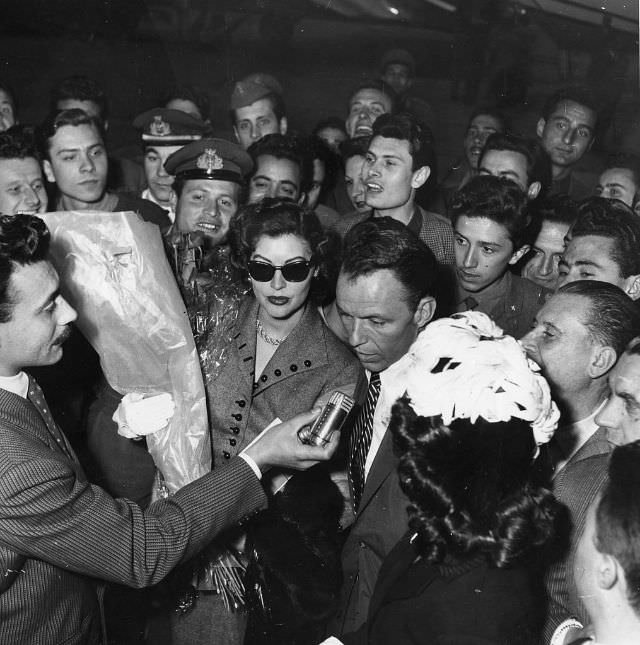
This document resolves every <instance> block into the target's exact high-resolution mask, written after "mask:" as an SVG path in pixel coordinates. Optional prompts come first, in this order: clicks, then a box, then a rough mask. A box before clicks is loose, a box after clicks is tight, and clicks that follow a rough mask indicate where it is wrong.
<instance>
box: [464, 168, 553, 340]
mask: <svg viewBox="0 0 640 645" xmlns="http://www.w3.org/2000/svg"><path fill="white" fill-rule="evenodd" d="M527 206H528V200H527V197H526V196H525V194H524V193H523V192H522V190H521V189H520V188H519V187H518V186H517V185H516V184H514V183H513V182H512V181H509V180H506V179H499V178H498V177H492V176H482V177H474V178H473V179H472V180H471V181H469V183H467V184H465V186H463V187H462V188H461V189H460V190H459V191H458V192H457V193H456V194H455V195H454V198H453V202H452V206H451V214H452V221H453V228H454V241H455V265H456V282H457V293H456V296H455V306H454V308H455V310H456V311H467V310H469V309H473V310H476V311H482V312H483V313H485V314H487V315H488V316H490V317H491V318H492V319H493V320H494V321H495V323H496V324H497V325H499V326H500V327H502V329H504V331H505V332H506V333H507V334H510V335H512V336H514V337H515V338H521V337H522V336H524V334H526V333H527V331H529V329H530V328H531V324H532V322H533V319H534V317H535V315H536V313H537V311H538V309H539V308H540V307H541V306H542V304H543V303H544V301H545V298H546V295H547V293H548V292H547V290H546V289H544V288H542V287H540V286H538V285H537V284H534V283H533V282H530V281H529V280H527V279H525V278H521V277H520V276H517V275H514V274H513V273H512V272H511V271H510V270H509V268H510V267H511V266H513V265H515V264H517V262H518V261H519V260H520V259H521V258H522V257H523V256H524V255H525V253H526V252H527V251H528V250H529V247H530V240H529V237H530V235H531V232H530V229H531V215H530V213H529V211H528V208H527Z"/></svg>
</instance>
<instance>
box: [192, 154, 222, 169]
mask: <svg viewBox="0 0 640 645" xmlns="http://www.w3.org/2000/svg"><path fill="white" fill-rule="evenodd" d="M196 165H197V166H198V168H200V169H201V170H206V171H207V172H208V173H211V172H213V171H214V170H221V169H222V168H223V167H224V161H223V160H222V157H221V156H220V155H219V154H218V153H217V152H216V151H215V149H214V148H207V149H206V150H205V151H204V152H203V153H202V154H201V155H200V156H199V157H198V161H197V162H196Z"/></svg>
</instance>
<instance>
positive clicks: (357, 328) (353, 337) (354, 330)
mask: <svg viewBox="0 0 640 645" xmlns="http://www.w3.org/2000/svg"><path fill="white" fill-rule="evenodd" d="M364 341H365V338H364V328H363V326H362V321H360V320H357V319H355V320H354V321H353V322H352V324H351V329H349V345H351V347H358V346H359V345H362V343H363V342H364Z"/></svg>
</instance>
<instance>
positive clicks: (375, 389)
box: [349, 372, 380, 511]
mask: <svg viewBox="0 0 640 645" xmlns="http://www.w3.org/2000/svg"><path fill="white" fill-rule="evenodd" d="M379 395H380V374H379V373H378V372H372V373H371V378H370V379H369V389H368V391H367V400H366V401H365V404H364V406H363V407H362V410H360V414H359V415H358V418H357V419H356V422H355V424H354V426H353V432H352V433H351V442H350V443H351V445H350V448H349V477H350V479H351V490H352V491H353V507H354V509H355V510H356V511H357V510H358V506H359V505H360V499H361V498H362V491H363V489H364V480H365V474H364V466H365V463H366V461H367V453H368V452H369V448H370V446H371V437H372V436H373V415H374V412H375V411H376V404H377V403H378V396H379Z"/></svg>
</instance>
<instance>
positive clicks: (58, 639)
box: [0, 215, 335, 645]
mask: <svg viewBox="0 0 640 645" xmlns="http://www.w3.org/2000/svg"><path fill="white" fill-rule="evenodd" d="M48 243H49V233H48V231H47V229H46V227H45V225H44V223H43V222H42V220H40V219H39V218H37V217H35V216H32V215H17V216H15V215H2V216H0V643H3V644H5V643H6V644H7V645H8V644H9V643H11V645H61V644H62V643H64V644H65V645H80V644H82V645H85V644H91V645H97V644H99V643H103V642H105V637H104V634H103V633H102V628H101V619H100V609H101V606H100V597H101V594H100V593H99V587H100V583H99V581H100V580H106V581H111V582H118V583H120V584H128V585H131V586H134V587H142V586H146V585H151V584H154V583H156V582H158V581H159V580H161V579H162V578H163V577H164V576H165V575H166V574H167V573H169V571H170V570H171V569H172V568H173V567H174V566H175V565H177V564H178V563H179V562H181V561H183V560H186V559H188V558H190V557H192V556H193V555H194V554H195V553H196V552H197V551H198V550H199V549H200V548H202V547H204V546H205V545H206V544H207V543H208V542H210V541H211V540H212V539H213V537H214V536H215V535H216V534H217V533H218V532H219V531H220V530H222V529H224V528H227V527H229V526H230V525H233V524H236V523H239V522H242V521H244V520H246V518H248V517H249V516H250V515H252V514H253V513H255V512H257V511H258V510H260V509H261V508H262V507H264V506H265V505H266V498H265V494H264V492H263V489H262V486H261V484H260V476H261V473H262V472H264V471H265V470H266V469H267V468H269V467H270V466H276V465H277V466H284V467H293V468H299V469H303V468H307V467H309V466H311V465H313V463H315V462H316V461H319V460H324V459H327V458H328V457H329V456H330V454H331V453H332V452H333V450H334V449H335V441H334V442H332V444H331V445H330V446H329V449H328V450H325V449H322V448H313V447H309V446H304V445H303V444H302V443H301V442H300V441H299V440H298V438H297V434H296V433H297V430H298V429H299V428H300V427H301V426H303V425H306V424H308V423H309V422H310V421H311V420H313V418H314V417H315V413H306V414H301V415H298V416H296V417H294V418H293V419H291V420H289V421H288V422H286V423H283V424H280V425H279V426H276V427H274V428H273V429H272V430H271V431H270V432H269V433H268V434H266V435H265V436H264V437H263V438H262V439H261V440H259V441H258V442H257V443H255V444H254V445H253V446H250V447H249V448H247V449H246V450H245V452H244V454H241V455H239V456H238V457H237V458H235V459H233V460H231V461H230V462H229V463H228V464H226V465H225V467H223V468H220V469H218V468H216V470H215V472H211V473H209V474H207V475H205V476H204V477H202V478H201V479H199V480H198V481H196V482H193V483H191V484H189V485H188V486H185V487H184V488H183V489H182V490H180V491H178V492H177V493H176V494H175V495H174V496H173V497H171V498H169V499H167V500H162V501H159V502H157V503H156V504H153V505H152V506H150V507H149V508H148V509H147V510H146V511H145V512H143V511H142V510H141V509H140V508H139V507H138V506H137V505H136V504H134V503H133V502H130V501H129V500H126V499H113V498H112V497H110V496H109V495H108V494H107V493H105V492H104V491H103V490H102V489H100V488H98V487H97V486H93V485H91V484H90V483H89V482H88V481H87V480H86V477H85V475H84V473H83V471H82V467H81V466H80V464H79V463H78V460H77V458H76V457H75V455H74V453H73V450H72V449H71V446H70V445H69V442H68V441H67V439H66V437H65V436H64V434H63V433H62V432H61V431H60V429H59V428H58V427H57V425H56V424H55V422H54V421H53V419H52V418H51V413H50V411H49V408H48V407H47V404H46V402H45V400H44V397H43V395H42V391H41V390H40V388H39V387H38V385H37V383H36V382H35V381H34V380H33V378H32V377H30V376H29V375H27V374H26V373H25V372H24V371H23V369H24V368H28V367H33V366H38V365H49V364H52V363H55V362H56V361H58V360H59V359H60V357H61V356H62V343H63V341H64V340H65V339H66V338H67V336H68V335H69V325H70V323H71V322H73V320H74V319H75V317H76V313H75V311H74V310H73V309H72V308H71V307H70V305H69V304H68V303H67V302H66V301H65V300H64V298H63V297H62V296H61V295H60V291H59V283H58V276H57V274H56V272H55V270H54V268H53V267H52V266H51V264H50V263H49V262H48V261H47V260H46V254H47V248H48Z"/></svg>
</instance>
